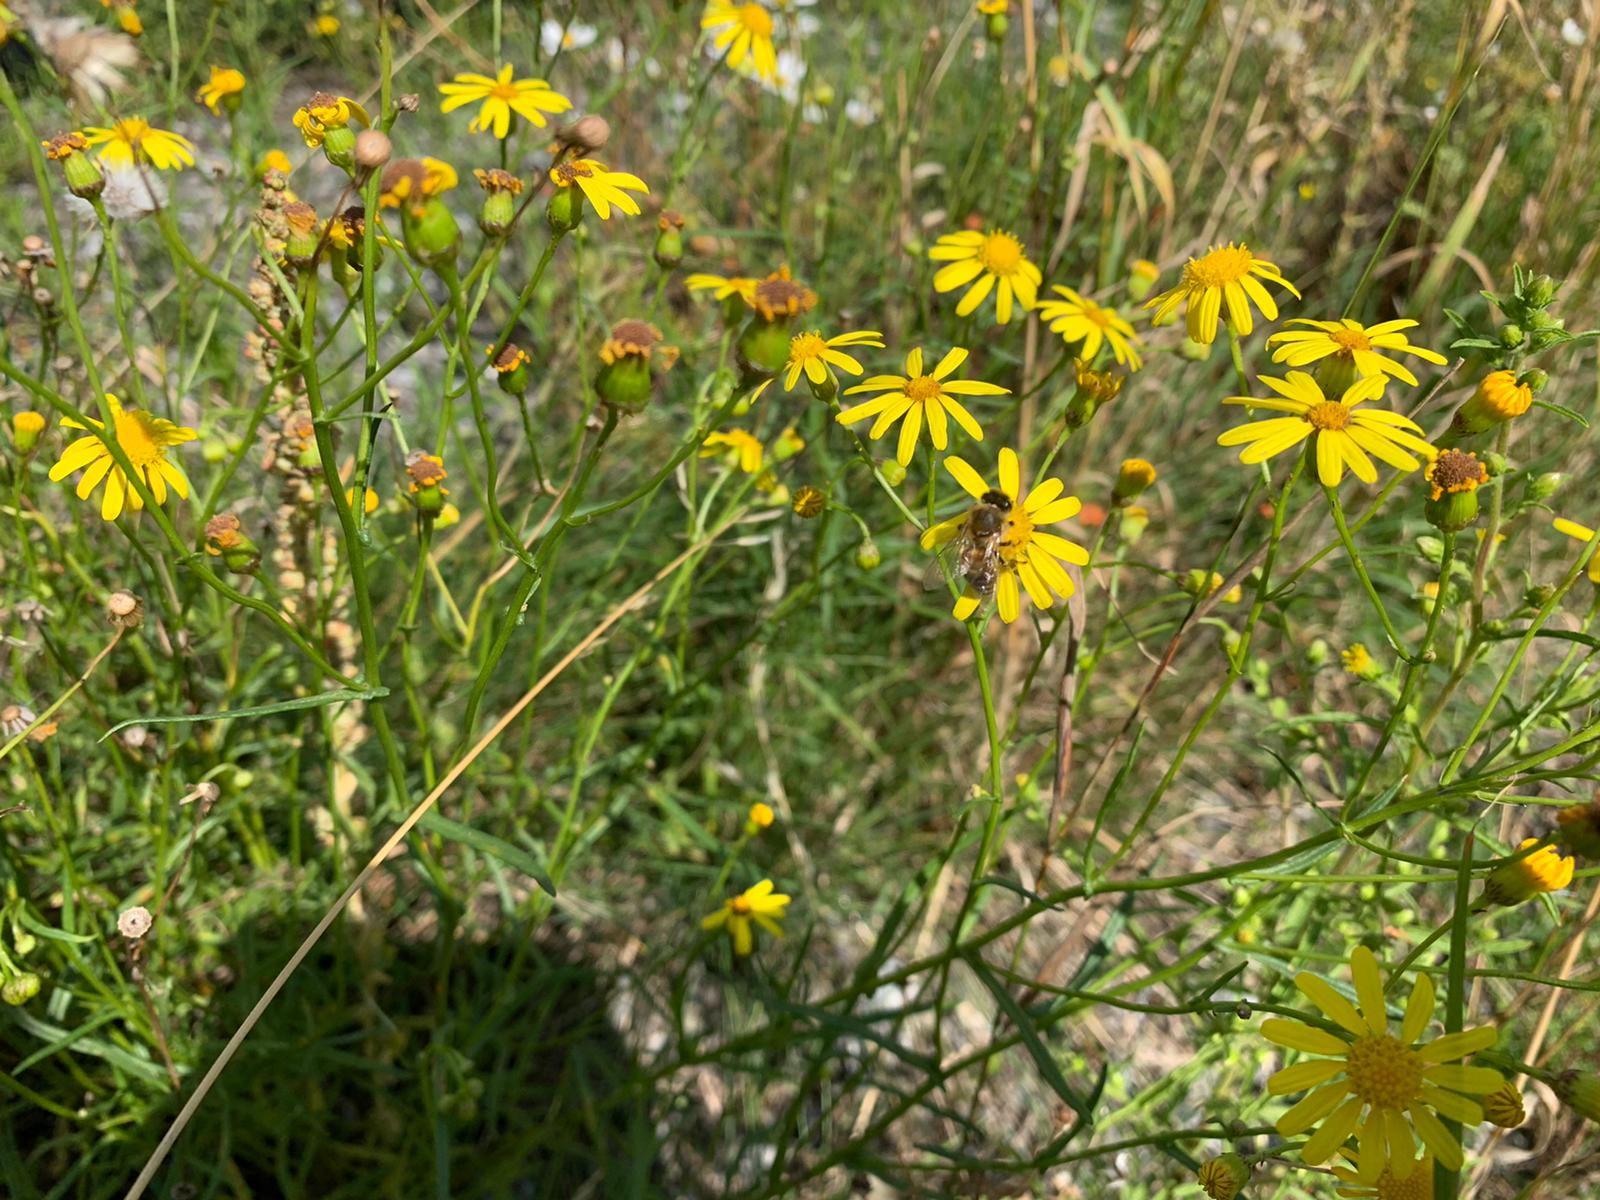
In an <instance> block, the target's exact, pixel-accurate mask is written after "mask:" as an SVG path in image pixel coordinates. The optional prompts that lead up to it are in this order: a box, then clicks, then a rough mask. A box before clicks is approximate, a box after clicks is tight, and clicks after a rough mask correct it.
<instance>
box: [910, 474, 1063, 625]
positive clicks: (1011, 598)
mask: <svg viewBox="0 0 1600 1200" xmlns="http://www.w3.org/2000/svg"><path fill="white" fill-rule="evenodd" d="M944 466H945V470H947V471H949V472H950V474H951V475H952V476H954V478H955V481H956V482H957V483H959V484H960V485H961V487H962V489H963V490H964V491H965V492H966V493H967V494H968V495H969V496H971V497H972V498H973V499H974V500H977V501H979V502H980V503H982V504H992V505H994V506H995V507H998V508H1001V509H1003V510H1004V511H1005V514H1006V519H1005V528H1004V530H1003V531H1002V533H1001V535H1000V549H999V576H998V578H996V580H995V589H994V598H995V607H996V608H998V609H999V610H1000V619H1001V620H1002V621H1004V622H1006V624H1008V625H1009V624H1010V623H1011V622H1012V621H1015V620H1016V619H1017V617H1018V616H1019V615H1021V613H1022V592H1023V591H1024V590H1025V591H1026V592H1027V593H1028V598H1029V599H1030V600H1032V601H1033V603H1034V604H1035V605H1036V606H1037V607H1039V608H1049V607H1051V606H1052V605H1053V604H1054V603H1055V597H1056V596H1060V597H1061V598H1062V599H1063V600H1065V599H1066V598H1067V597H1069V596H1071V595H1072V594H1073V592H1075V591H1077V586H1076V585H1075V584H1074V583H1073V582H1072V576H1071V575H1069V574H1068V573H1067V570H1066V568H1065V567H1063V566H1062V565H1061V564H1062V563H1063V562H1068V563H1071V564H1072V565H1073V566H1077V567H1084V566H1088V564H1089V552H1088V551H1087V550H1085V549H1084V548H1083V547H1082V546H1080V545H1078V544H1077V543H1076V542H1069V541H1068V540H1067V539H1066V538H1064V537H1060V536H1058V535H1057V534H1054V533H1046V532H1045V531H1044V530H1043V529H1041V528H1040V526H1042V525H1054V524H1055V523H1056V522H1058V521H1065V520H1068V519H1069V518H1071V517H1075V516H1077V515H1078V510H1079V509H1081V508H1082V507H1083V504H1082V503H1081V502H1080V501H1079V500H1078V498H1077V497H1076V496H1063V495H1062V494H1061V493H1062V492H1064V491H1065V490H1066V485H1065V484H1063V483H1062V482H1061V481H1060V480H1059V479H1043V480H1040V481H1039V482H1038V483H1037V484H1035V485H1034V487H1033V489H1032V490H1031V491H1023V489H1022V464H1021V463H1020V462H1019V461H1018V459H1017V455H1016V451H1014V450H1012V449H1010V448H1009V447H1008V448H1006V449H1004V450H1001V451H1000V461H999V470H1000V478H999V486H997V487H990V486H989V485H988V484H987V483H986V482H984V478H983V476H982V475H979V474H978V472H977V471H976V470H974V469H973V468H972V467H971V466H970V465H969V464H968V463H967V462H966V460H964V459H961V458H957V457H956V456H954V455H951V456H950V457H949V458H947V459H945V460H944ZM968 515H969V514H967V513H961V514H960V515H958V516H954V517H951V518H950V519H949V520H948V521H940V522H939V523H938V524H937V525H930V526H928V528H927V529H925V530H923V531H922V537H921V539H920V543H919V544H920V545H921V546H922V548H923V549H924V550H936V549H938V548H939V547H941V546H946V545H948V544H949V543H950V542H952V541H954V540H955V539H956V537H957V536H958V535H959V534H960V533H961V530H962V527H963V526H964V525H965V524H966V522H967V517H968ZM1019 584H1020V585H1021V586H1020V587H1019V586H1018V585H1019ZM984 599H985V597H983V596H980V595H978V593H977V592H975V591H973V589H972V585H971V583H970V581H969V582H968V584H967V587H966V590H965V591H964V592H963V593H962V594H961V596H959V597H958V598H957V599H956V604H955V607H954V608H953V609H951V610H950V611H951V614H952V615H953V616H954V617H955V618H956V620H958V621H965V620H966V619H967V618H968V617H970V616H971V615H972V614H973V613H975V612H977V611H978V609H979V607H980V606H981V605H982V604H983V601H984Z"/></svg>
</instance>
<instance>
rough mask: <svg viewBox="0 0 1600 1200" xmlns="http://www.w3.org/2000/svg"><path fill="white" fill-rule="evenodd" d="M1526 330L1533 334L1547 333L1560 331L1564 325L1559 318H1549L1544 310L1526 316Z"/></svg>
mask: <svg viewBox="0 0 1600 1200" xmlns="http://www.w3.org/2000/svg"><path fill="white" fill-rule="evenodd" d="M1527 322H1528V328H1529V329H1531V330H1533V331H1534V332H1535V333H1549V332H1550V331H1551V330H1554V329H1560V328H1561V327H1562V326H1564V325H1565V324H1566V322H1565V321H1563V320H1562V319H1561V318H1560V317H1554V316H1551V315H1550V314H1549V313H1548V312H1546V311H1545V310H1544V309H1542V308H1541V309H1539V310H1538V311H1537V312H1532V313H1529V314H1528V317H1527Z"/></svg>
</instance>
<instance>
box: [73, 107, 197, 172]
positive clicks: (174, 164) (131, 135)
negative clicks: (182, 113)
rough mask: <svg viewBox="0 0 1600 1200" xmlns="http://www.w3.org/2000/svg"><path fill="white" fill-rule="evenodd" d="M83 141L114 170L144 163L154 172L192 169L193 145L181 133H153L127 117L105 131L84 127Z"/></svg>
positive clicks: (142, 122)
mask: <svg viewBox="0 0 1600 1200" xmlns="http://www.w3.org/2000/svg"><path fill="white" fill-rule="evenodd" d="M83 136H84V140H85V141H86V142H87V143H88V144H89V145H91V146H99V147H100V157H101V158H103V159H105V160H106V162H108V163H110V164H112V165H113V166H117V167H131V166H133V164H134V163H135V162H147V163H149V164H150V165H151V166H152V167H154V168H155V169H156V170H158V171H181V170H183V168H185V167H192V166H194V143H193V142H191V141H190V140H189V139H188V138H186V137H184V136H183V135H182V134H181V133H171V132H169V131H168V130H165V129H156V128H155V127H154V126H152V125H151V124H150V122H148V121H146V120H145V119H144V118H143V117H127V118H125V119H124V120H121V121H116V122H113V123H112V124H111V126H110V127H109V128H107V127H104V126H100V125H88V126H85V127H84V130H83Z"/></svg>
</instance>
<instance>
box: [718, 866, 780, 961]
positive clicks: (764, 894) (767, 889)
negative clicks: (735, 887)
mask: <svg viewBox="0 0 1600 1200" xmlns="http://www.w3.org/2000/svg"><path fill="white" fill-rule="evenodd" d="M772 887H773V884H772V880H770V879H763V880H762V881H761V882H760V883H758V884H756V885H755V886H754V887H751V888H746V889H745V890H744V891H742V892H740V893H739V894H738V895H737V896H734V897H733V898H732V899H729V900H725V901H723V904H722V907H721V908H719V909H718V910H717V911H716V912H714V913H712V914H711V915H710V916H709V917H706V918H704V919H703V920H702V921H701V922H700V928H701V929H708V930H709V929H723V928H726V929H727V931H728V936H730V937H731V938H733V952H734V953H735V954H749V953H750V951H751V950H753V949H755V936H754V933H753V931H752V929H751V926H752V925H759V926H761V928H763V929H765V930H766V931H767V932H768V933H770V934H771V935H772V936H773V937H778V938H781V937H782V936H783V927H782V926H780V925H779V924H778V922H779V921H781V920H783V915H784V914H783V910H784V909H785V908H787V907H788V906H789V897H788V896H785V895H784V894H783V893H782V892H774V891H773V890H772Z"/></svg>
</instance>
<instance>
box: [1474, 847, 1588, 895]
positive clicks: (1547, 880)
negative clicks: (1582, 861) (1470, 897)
mask: <svg viewBox="0 0 1600 1200" xmlns="http://www.w3.org/2000/svg"><path fill="white" fill-rule="evenodd" d="M1535 846H1539V839H1538V838H1524V839H1523V841H1522V844H1521V845H1520V846H1518V847H1517V850H1518V851H1519V852H1520V851H1525V850H1529V849H1532V848H1533V847H1535ZM1576 866H1577V863H1576V861H1575V860H1573V859H1572V858H1571V857H1570V856H1569V857H1567V858H1562V857H1561V855H1560V854H1559V853H1557V851H1556V848H1555V847H1554V846H1539V848H1538V849H1537V850H1534V851H1533V853H1531V854H1524V855H1523V857H1521V858H1519V859H1515V860H1514V861H1512V862H1508V863H1502V864H1501V865H1500V866H1498V867H1496V868H1495V869H1494V870H1493V871H1490V872H1489V877H1488V878H1487V879H1486V880H1484V882H1483V903H1484V904H1521V903H1522V902H1523V901H1524V900H1528V899H1531V898H1532V897H1534V896H1539V895H1543V894H1544V893H1545V892H1559V891H1560V890H1561V889H1562V888H1564V887H1566V886H1567V885H1568V884H1570V883H1571V882H1572V872H1573V869H1574V868H1575V867H1576Z"/></svg>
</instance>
